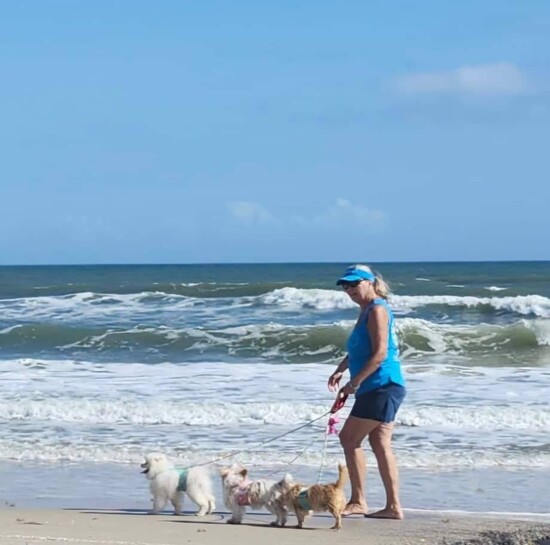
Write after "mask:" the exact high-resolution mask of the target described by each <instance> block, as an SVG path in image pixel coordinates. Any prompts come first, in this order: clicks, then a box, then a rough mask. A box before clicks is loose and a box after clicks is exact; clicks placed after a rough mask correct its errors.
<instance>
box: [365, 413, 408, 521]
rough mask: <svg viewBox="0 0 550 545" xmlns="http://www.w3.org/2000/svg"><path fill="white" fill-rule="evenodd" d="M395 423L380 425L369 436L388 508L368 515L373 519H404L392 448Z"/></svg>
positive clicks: (397, 471)
mask: <svg viewBox="0 0 550 545" xmlns="http://www.w3.org/2000/svg"><path fill="white" fill-rule="evenodd" d="M392 434H393V422H390V423H384V424H380V425H379V426H378V427H377V428H376V429H374V430H372V431H371V433H370V434H369V443H370V446H371V447H372V451H373V452H374V455H375V456H376V461H377V462H378V471H380V477H381V478H382V482H383V483H384V489H385V490H386V507H385V508H384V509H382V510H381V511H377V512H376V513H372V514H371V515H367V516H369V517H373V518H389V519H402V518H403V510H402V509H401V502H400V501H399V470H398V469H397V462H396V461H395V455H394V453H393V449H392V446H391V440H392Z"/></svg>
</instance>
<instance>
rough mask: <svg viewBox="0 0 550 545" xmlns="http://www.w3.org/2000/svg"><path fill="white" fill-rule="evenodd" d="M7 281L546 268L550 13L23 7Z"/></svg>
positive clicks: (441, 7)
mask: <svg viewBox="0 0 550 545" xmlns="http://www.w3.org/2000/svg"><path fill="white" fill-rule="evenodd" d="M0 45H1V47H0V67H1V78H2V84H1V85H0V114H1V119H2V130H1V132H0V145H1V147H2V153H1V155H0V157H1V158H0V164H1V176H0V195H1V197H2V199H1V202H2V205H3V206H2V213H1V214H0V250H1V251H0V264H39V263H43V264H50V263H158V262H161V263H191V262H255V261H349V262H352V261H367V262H369V261H377V262H380V261H411V260H412V261H416V260H419V261H421V260H507V259H550V249H549V248H550V244H549V243H548V240H549V238H550V237H549V234H550V214H549V213H548V203H549V202H550V179H549V173H550V167H549V159H550V156H549V152H548V150H549V142H550V71H549V68H550V58H549V57H548V51H550V3H548V2H543V1H542V0H541V1H539V2H531V1H522V2H520V1H511V2H501V1H498V2H497V1H483V0H481V1H479V0H477V1H472V0H465V1H461V2H456V1H454V0H453V1H446V0H438V1H424V2H412V1H407V2H383V1H367V0H363V1H361V2H333V1H322V0H319V1H316V2H310V1H296V0H292V1H290V0H288V1H287V0H278V1H277V2H275V1H274V2H253V1H252V0H249V1H241V0H233V1H227V0H225V1H208V0H202V1H199V0H194V1H191V0H188V1H186V0H177V1H176V0H174V1H168V0H166V1H162V0H159V1H158V2H150V1H148V2H145V1H139V0H132V1H130V0H127V1H115V0H110V1H106V0H99V1H97V2H75V1H74V0H68V1H56V0H49V1H48V2H19V3H15V2H12V3H9V4H6V5H5V6H3V10H2V17H1V19H0Z"/></svg>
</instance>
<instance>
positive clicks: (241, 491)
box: [235, 481, 252, 506]
mask: <svg viewBox="0 0 550 545" xmlns="http://www.w3.org/2000/svg"><path fill="white" fill-rule="evenodd" d="M251 486H252V481H243V482H242V483H241V484H240V485H239V486H238V487H237V490H236V491H235V499H236V500H237V505H241V506H244V505H250V487H251Z"/></svg>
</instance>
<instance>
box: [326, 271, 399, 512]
mask: <svg viewBox="0 0 550 545" xmlns="http://www.w3.org/2000/svg"><path fill="white" fill-rule="evenodd" d="M336 284H337V285H339V286H342V288H343V289H344V291H345V292H346V293H347V294H348V296H349V298H350V299H351V300H352V301H353V302H354V303H357V304H358V305H359V306H360V308H361V311H360V313H359V317H358V318H357V323H356V324H355V327H354V328H353V331H352V332H351V335H350V336H349V338H348V341H347V352H348V354H347V356H346V357H345V358H344V359H343V360H342V361H341V362H340V365H338V367H337V368H336V370H335V371H334V373H332V375H331V376H330V377H329V379H328V387H329V390H331V391H336V390H338V388H339V387H340V379H341V378H342V376H343V374H344V371H345V370H346V369H349V372H350V380H349V382H348V383H347V384H346V385H345V386H344V387H343V388H341V389H340V391H339V395H342V394H348V395H350V394H355V403H354V405H353V408H352V410H351V414H350V416H349V417H348V419H347V420H346V423H345V425H344V427H343V428H342V431H341V432H340V443H341V445H342V447H343V449H344V454H345V456H346V463H347V466H348V469H349V474H350V481H351V498H350V501H349V502H348V504H347V506H346V510H345V512H344V514H345V515H356V514H364V515H365V516H366V517H373V518H390V519H402V518H403V511H402V509H401V504H400V501H399V474H398V470H397V464H396V461H395V456H394V454H393V451H392V446H391V439H392V433H393V425H394V420H395V415H396V413H397V410H398V409H399V406H400V405H401V402H402V401H403V399H404V397H405V381H404V379H403V375H402V374H401V364H400V362H399V349H398V346H397V338H396V336H395V330H394V322H393V314H392V312H391V310H390V308H389V307H388V304H387V301H386V299H387V297H388V294H389V290H388V286H387V285H386V283H385V282H384V281H383V280H382V278H380V277H378V276H376V275H374V274H373V272H372V271H371V269H370V268H369V267H367V266H365V265H354V266H352V267H349V268H348V269H347V270H346V272H345V274H344V276H342V277H341V278H340V279H339V280H338V282H337V283H336ZM367 436H368V438H369V443H370V446H371V448H372V451H373V452H374V455H375V456H376V461H377V462H378V470H379V472H380V477H381V478H382V482H383V483H384V488H385V491H386V507H385V508H384V509H382V510H381V511H377V512H376V513H372V514H370V515H368V514H367V502H366V500H365V494H364V489H363V484H364V481H365V471H366V467H365V455H364V452H363V449H362V447H361V445H362V443H363V440H364V439H365V437H367Z"/></svg>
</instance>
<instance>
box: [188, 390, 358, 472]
mask: <svg viewBox="0 0 550 545" xmlns="http://www.w3.org/2000/svg"><path fill="white" fill-rule="evenodd" d="M347 398H348V395H347V394H344V393H342V392H341V391H340V392H338V394H337V395H336V399H335V400H334V403H333V404H332V407H331V408H330V410H329V411H327V412H326V413H323V414H322V415H321V416H318V417H317V418H314V419H313V420H309V421H308V422H306V423H305V424H302V425H300V426H298V427H296V428H293V429H291V430H288V431H286V432H285V433H281V434H279V435H276V436H275V437H271V438H269V439H265V440H264V441H261V442H259V443H256V444H255V445H254V446H253V447H252V448H247V449H243V450H239V451H237V452H231V453H229V454H224V455H222V456H218V457H217V458H214V459H212V460H209V461H208V462H202V463H200V464H193V465H190V466H187V467H186V469H191V468H192V467H201V466H208V465H211V464H215V463H216V462H221V461H222V460H227V459H228V458H233V457H234V456H238V455H239V454H244V453H246V452H250V451H251V450H253V449H254V448H258V447H261V446H263V445H267V444H268V443H272V442H273V441H276V440H277V439H281V438H283V437H286V436H287V435H290V434H291V433H294V432H297V431H299V430H301V429H303V428H307V427H308V426H311V425H312V424H314V423H315V422H318V421H319V420H321V418H324V417H325V416H328V415H331V416H330V417H329V420H328V423H327V426H326V428H325V442H324V447H323V454H322V457H321V467H320V468H319V482H320V480H321V476H322V472H323V466H324V464H325V455H326V449H327V443H328V436H329V435H331V434H332V433H338V432H337V431H336V428H335V427H334V426H335V424H336V423H337V422H338V418H337V417H335V416H334V414H335V413H337V412H338V411H339V410H340V409H341V408H342V407H343V406H344V405H345V403H346V400H347ZM331 420H332V422H331ZM311 445H312V443H310V444H308V445H307V446H306V448H305V449H303V450H302V451H301V452H300V453H299V454H298V455H297V456H295V457H294V458H293V459H292V460H291V461H290V462H288V464H287V466H290V465H291V464H292V463H294V462H295V461H296V460H297V459H298V458H299V457H300V456H302V454H304V452H305V451H306V450H307V449H308V448H310V447H311Z"/></svg>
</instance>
